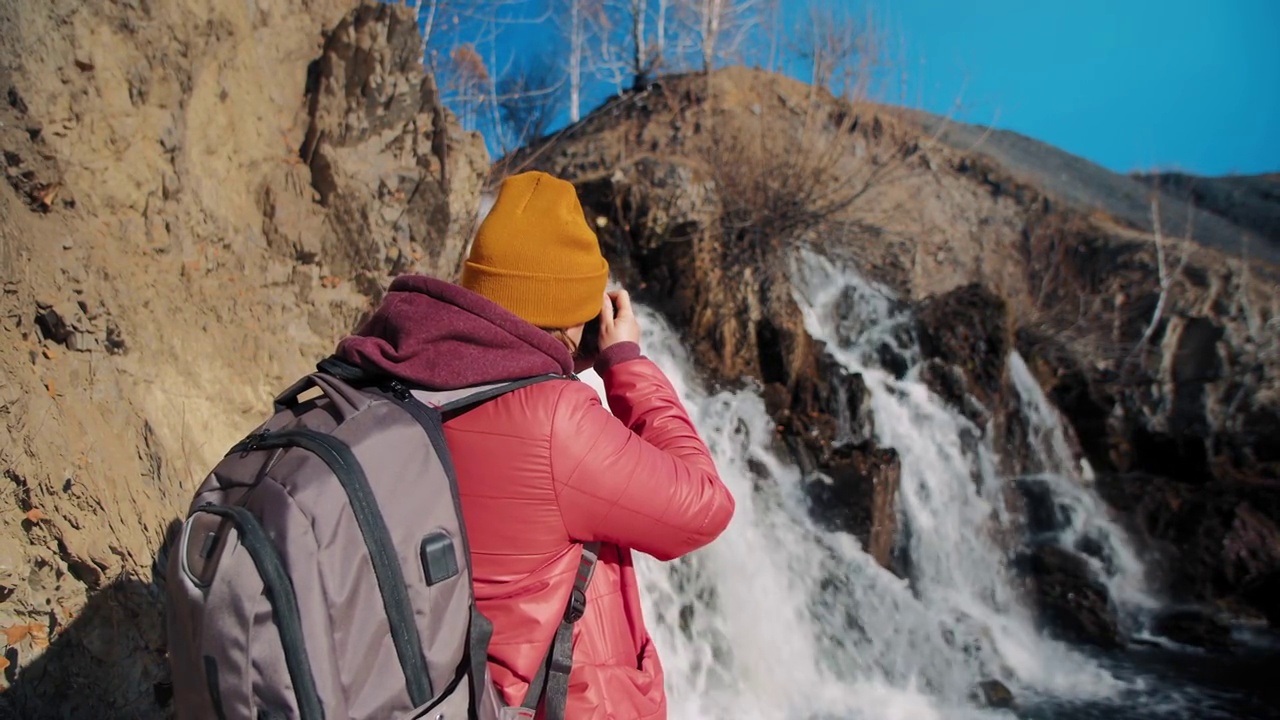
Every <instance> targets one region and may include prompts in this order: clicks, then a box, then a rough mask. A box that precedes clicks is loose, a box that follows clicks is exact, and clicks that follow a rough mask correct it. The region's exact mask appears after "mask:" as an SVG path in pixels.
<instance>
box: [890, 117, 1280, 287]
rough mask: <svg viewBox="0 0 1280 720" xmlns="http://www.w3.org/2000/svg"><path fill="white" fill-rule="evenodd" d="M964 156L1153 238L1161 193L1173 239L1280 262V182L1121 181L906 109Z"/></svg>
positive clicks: (1077, 161) (1080, 161)
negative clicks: (1154, 207) (1155, 192)
mask: <svg viewBox="0 0 1280 720" xmlns="http://www.w3.org/2000/svg"><path fill="white" fill-rule="evenodd" d="M900 112H903V113H904V114H906V115H907V116H908V117H910V118H912V119H913V120H915V121H916V122H918V123H920V125H921V127H923V128H924V129H925V131H926V132H928V133H929V134H930V135H932V136H935V137H937V139H938V140H940V141H941V142H943V143H945V144H947V145H948V146H950V147H952V148H954V149H956V150H959V151H961V152H970V153H974V154H978V155H982V156H984V157H987V158H990V159H991V160H993V161H995V162H996V163H998V164H999V165H1000V166H1001V167H1003V168H1004V169H1005V170H1007V171H1008V172H1010V173H1011V174H1012V175H1014V176H1015V177H1017V178H1018V179H1019V180H1021V181H1023V182H1026V183H1027V184H1030V185H1034V186H1036V187H1039V188H1042V189H1043V190H1044V191H1045V192H1046V193H1047V194H1049V195H1052V196H1054V197H1055V198H1057V199H1059V200H1061V201H1063V202H1066V203H1069V204H1071V205H1072V206H1073V207H1075V208H1076V209H1078V210H1079V211H1081V212H1082V213H1090V212H1100V213H1103V214H1106V215H1108V216H1110V217H1112V218H1115V219H1117V220H1119V221H1121V222H1123V223H1124V224H1126V225H1127V226H1129V227H1132V228H1136V229H1139V230H1141V231H1143V232H1148V233H1149V232H1152V231H1153V227H1154V226H1153V224H1152V216H1151V212H1152V211H1151V198H1150V194H1151V189H1152V188H1159V190H1160V191H1161V192H1160V195H1161V198H1160V222H1161V225H1162V226H1163V228H1164V232H1166V233H1167V234H1169V235H1171V236H1174V237H1184V238H1185V237H1190V238H1191V239H1193V240H1195V241H1196V242H1199V243H1201V244H1204V245H1206V246H1208V247H1212V248H1216V249H1218V250H1221V251H1222V252H1223V254H1225V255H1228V256H1239V255H1240V254H1241V252H1242V251H1243V252H1247V254H1248V256H1249V257H1251V258H1260V259H1263V260H1266V261H1268V262H1270V263H1280V181H1278V180H1277V178H1276V177H1275V176H1267V175H1258V176H1253V177H1225V178H1199V177H1191V176H1188V175H1181V174H1167V175H1132V176H1130V175H1119V174H1116V173H1113V172H1111V171H1110V170H1107V169H1106V168H1104V167H1102V166H1100V165H1097V164H1095V163H1092V162H1089V161H1088V160H1085V159H1084V158H1080V157H1076V156H1074V155H1071V154H1069V153H1066V152H1063V151H1062V150H1059V149H1057V148H1055V147H1052V146H1051V145H1048V144H1046V143H1043V142H1040V141H1038V140H1035V139H1033V138H1029V137H1026V136H1024V135H1020V134H1018V133H1014V132H1010V131H1008V130H994V129H988V128H983V127H979V126H976V125H970V124H967V123H959V122H954V121H949V120H947V119H945V118H940V117H938V116H936V115H929V114H927V113H922V112H915V111H900Z"/></svg>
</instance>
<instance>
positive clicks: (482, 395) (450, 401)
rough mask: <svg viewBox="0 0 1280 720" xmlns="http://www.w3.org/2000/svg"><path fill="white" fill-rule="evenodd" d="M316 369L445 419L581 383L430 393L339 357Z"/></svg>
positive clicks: (514, 383)
mask: <svg viewBox="0 0 1280 720" xmlns="http://www.w3.org/2000/svg"><path fill="white" fill-rule="evenodd" d="M316 369H317V370H319V371H320V372H322V373H325V374H327V375H332V376H333V377H336V378H338V379H340V380H342V381H344V382H348V383H353V384H372V385H378V386H384V387H389V388H390V389H392V390H393V391H396V392H412V393H413V395H414V396H415V397H416V399H417V400H419V401H420V402H422V403H423V404H425V405H427V406H428V407H431V408H433V409H435V410H436V411H438V412H439V413H440V414H441V415H459V414H461V413H463V412H466V411H467V410H470V409H472V408H474V407H477V406H479V405H481V404H483V403H485V402H487V401H489V400H492V399H494V398H496V397H498V396H500V395H505V394H507V393H509V392H513V391H515V390H519V389H520V388H523V387H528V386H530V385H534V384H536V383H540V382H546V381H548V380H576V379H577V378H576V377H573V376H568V375H556V374H553V373H552V374H545V375H535V376H533V377H527V378H520V379H518V380H510V381H506V382H498V383H490V384H486V385H476V386H473V387H466V388H458V389H456V390H428V389H425V388H417V387H410V386H409V385H407V384H406V383H405V382H404V381H401V380H397V379H395V378H392V377H389V376H384V375H379V374H374V373H369V372H366V371H365V370H363V369H362V368H360V367H358V366H356V365H353V364H351V363H349V362H347V361H345V360H343V359H341V358H338V357H336V356H330V357H327V358H325V359H324V360H321V361H320V362H319V363H317V365H316Z"/></svg>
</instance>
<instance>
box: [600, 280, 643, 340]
mask: <svg viewBox="0 0 1280 720" xmlns="http://www.w3.org/2000/svg"><path fill="white" fill-rule="evenodd" d="M624 342H633V343H636V344H637V345H638V344H640V323H639V322H638V321H637V320H636V315H635V312H634V311H633V310H632V309H631V296H630V295H629V294H628V293H627V291H626V290H615V291H614V292H606V293H605V294H604V299H603V301H602V302H601V306H600V351H601V352H604V351H605V350H608V349H609V346H611V345H617V344H618V343H624Z"/></svg>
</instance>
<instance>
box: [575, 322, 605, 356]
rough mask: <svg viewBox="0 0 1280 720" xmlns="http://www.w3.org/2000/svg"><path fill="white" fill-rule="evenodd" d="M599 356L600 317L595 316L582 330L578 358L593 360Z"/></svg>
mask: <svg viewBox="0 0 1280 720" xmlns="http://www.w3.org/2000/svg"><path fill="white" fill-rule="evenodd" d="M599 354H600V316H599V315H596V316H595V317H593V318H591V319H590V320H588V321H587V322H586V324H585V325H584V326H583V328H582V342H580V343H578V357H580V358H583V359H585V360H594V359H595V358H596V356H597V355H599Z"/></svg>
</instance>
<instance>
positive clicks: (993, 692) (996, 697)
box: [971, 679, 1018, 710]
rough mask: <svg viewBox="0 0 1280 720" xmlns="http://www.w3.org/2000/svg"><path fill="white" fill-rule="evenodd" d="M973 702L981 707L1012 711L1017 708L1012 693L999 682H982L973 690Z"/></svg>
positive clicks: (1006, 686)
mask: <svg viewBox="0 0 1280 720" xmlns="http://www.w3.org/2000/svg"><path fill="white" fill-rule="evenodd" d="M971 697H972V699H973V702H975V703H976V704H978V705H981V706H983V707H990V708H998V709H1002V710H1012V709H1013V708H1016V707H1017V706H1018V703H1017V702H1016V701H1015V700H1014V697H1013V691H1012V690H1010V689H1009V686H1008V685H1005V684H1004V683H1002V682H1000V681H999V680H994V679H992V680H983V681H982V682H980V683H978V685H977V687H975V688H974V689H973V693H972V695H971Z"/></svg>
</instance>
